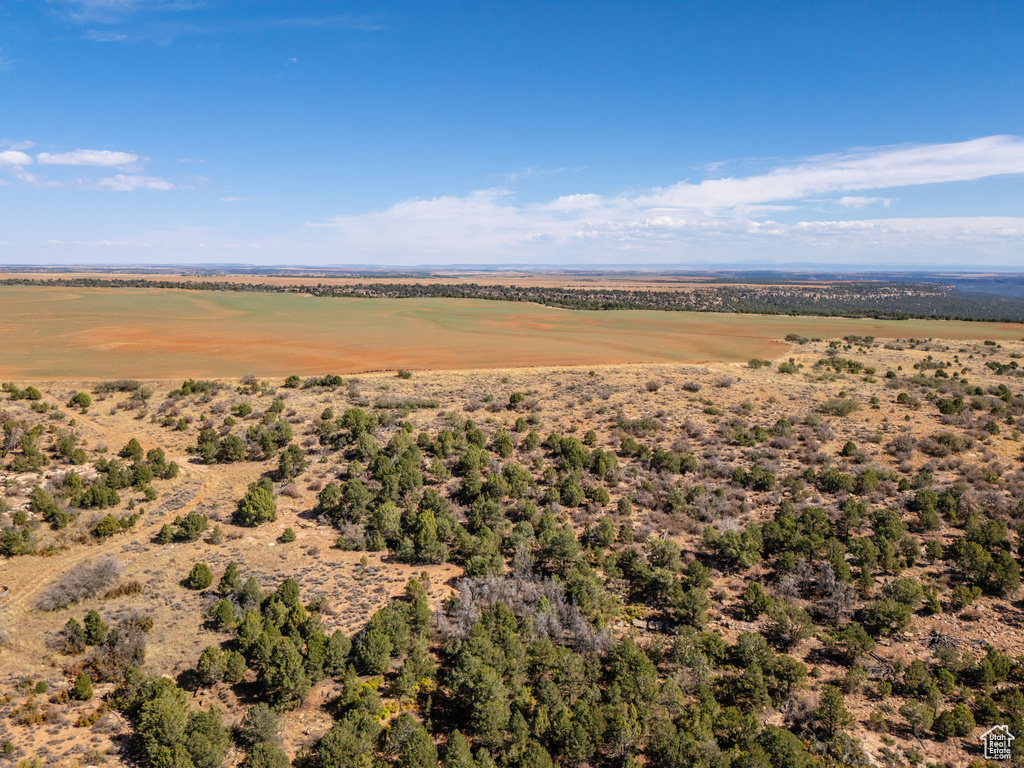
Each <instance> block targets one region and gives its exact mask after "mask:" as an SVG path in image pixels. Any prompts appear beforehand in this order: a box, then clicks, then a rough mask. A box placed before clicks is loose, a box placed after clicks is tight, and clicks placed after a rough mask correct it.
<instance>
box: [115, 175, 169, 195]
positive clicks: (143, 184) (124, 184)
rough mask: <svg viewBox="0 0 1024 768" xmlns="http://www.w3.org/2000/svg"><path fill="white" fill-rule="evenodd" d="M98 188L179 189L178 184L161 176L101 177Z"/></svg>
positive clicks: (132, 189)
mask: <svg viewBox="0 0 1024 768" xmlns="http://www.w3.org/2000/svg"><path fill="white" fill-rule="evenodd" d="M96 188H97V189H111V190H114V191H115V192H132V191H134V190H136V189H165V190H166V189H178V187H177V186H175V185H174V184H172V183H171V182H169V181H167V179H161V178H160V177H159V176H125V175H124V174H123V173H119V174H117V175H116V176H111V177H109V178H105V179H100V180H99V181H97V182H96Z"/></svg>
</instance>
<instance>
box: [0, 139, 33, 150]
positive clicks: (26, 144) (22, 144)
mask: <svg viewBox="0 0 1024 768" xmlns="http://www.w3.org/2000/svg"><path fill="white" fill-rule="evenodd" d="M35 145H36V143H35V142H34V141H10V140H8V139H0V147H6V148H7V149H32V147H34V146H35Z"/></svg>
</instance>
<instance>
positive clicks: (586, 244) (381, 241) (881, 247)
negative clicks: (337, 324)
mask: <svg viewBox="0 0 1024 768" xmlns="http://www.w3.org/2000/svg"><path fill="white" fill-rule="evenodd" d="M1002 174H1024V140H1022V139H1020V138H1017V137H1011V136H994V137H989V138H987V139H977V140H973V141H967V142H962V143H958V144H936V145H924V146H915V147H897V148H892V147H883V148H878V149H862V150H857V151H853V152H847V153H843V154H837V155H829V156H823V157H817V158H811V159H809V160H807V161H804V162H801V163H798V164H795V165H788V166H783V167H780V168H777V169H774V170H771V171H769V172H768V173H765V174H761V175H757V176H750V177H746V178H731V179H714V180H710V181H704V182H700V183H688V182H683V183H680V184H676V185H673V186H672V187H669V188H667V189H658V190H652V191H644V192H641V193H639V194H623V195H618V196H614V197H609V196H603V195H598V194H571V195H563V196H561V197H558V198H556V199H554V200H551V201H547V202H539V203H519V202H517V201H516V198H515V196H514V195H513V194H512V193H511V191H510V190H508V189H504V188H494V189H486V190H479V191H477V192H473V193H471V194H469V195H466V196H461V197H460V196H443V197H437V198H433V199H429V200H407V201H404V202H400V203H397V204H395V205H393V206H391V207H389V208H387V209H385V210H380V211H373V212H370V213H365V214H358V215H348V216H338V217H335V218H333V219H330V220H328V221H326V222H320V223H314V224H311V225H310V226H311V227H314V228H316V229H315V230H313V231H315V232H319V233H321V234H320V235H319V236H317V235H313V234H312V231H311V237H313V238H314V239H316V238H317V237H319V240H320V242H321V245H322V246H323V247H325V248H334V249H341V250H342V251H344V252H346V253H351V254H359V256H358V258H367V259H373V258H376V259H378V260H380V261H391V262H392V263H397V262H398V260H401V261H403V262H405V263H423V262H429V261H435V262H442V263H444V262H445V261H448V262H454V261H459V260H463V261H476V262H481V261H487V260H496V259H497V260H521V261H531V260H539V261H557V262H562V263H566V262H570V261H573V260H588V261H601V260H605V261H608V260H612V261H615V260H617V261H619V262H623V261H629V260H631V259H635V258H641V257H643V258H650V259H652V260H655V261H665V260H675V261H680V260H685V259H688V258H690V259H692V258H712V257H713V256H714V254H716V253H722V252H724V251H730V253H729V256H730V258H737V256H740V258H744V257H750V256H757V255H760V254H761V253H762V252H765V253H766V252H770V251H772V250H773V249H778V250H779V256H781V257H784V258H786V259H787V260H792V258H793V256H794V254H800V255H801V256H806V255H807V254H806V252H807V250H808V249H811V250H814V251H817V252H821V253H828V254H831V253H834V252H836V249H840V250H842V251H843V252H844V253H846V254H847V255H854V254H866V256H865V257H866V258H869V259H874V258H877V255H876V254H881V253H882V252H884V251H885V250H886V249H891V248H904V249H911V250H913V249H921V248H924V247H925V246H926V245H927V247H934V248H941V247H943V246H951V245H952V244H954V243H958V244H959V245H960V246H961V247H963V246H964V245H965V244H975V245H978V246H979V247H984V248H988V249H990V250H991V249H997V250H998V249H1000V248H1004V247H1008V246H1006V244H1007V243H1010V242H1012V243H1014V244H1015V247H1016V248H1020V247H1021V246H1022V245H1024V219H995V218H991V217H973V218H970V217H969V218H928V219H865V220H862V221H814V220H806V221H800V220H799V219H800V215H799V212H800V210H801V208H805V209H807V206H808V203H810V202H812V201H808V200H806V199H805V198H806V197H807V196H808V195H814V194H818V195H821V194H835V193H836V192H842V191H847V190H854V189H856V190H873V189H876V188H879V189H881V188H893V187H899V186H911V185H919V184H930V183H938V182H950V181H957V180H974V179H980V178H984V177H985V176H995V175H1002ZM893 200H894V198H891V197H882V196H870V195H865V196H855V195H846V196H842V197H839V198H838V199H831V200H828V202H830V203H831V204H832V205H833V206H835V205H836V204H837V203H838V208H839V209H845V210H851V211H854V210H860V209H864V208H867V207H868V206H879V207H882V208H887V207H889V206H890V205H891V203H892V201H893ZM788 201H793V203H791V204H790V203H788ZM813 202H817V203H821V202H823V201H822V200H820V199H819V200H816V201H813ZM807 210H808V212H809V210H810V209H807ZM805 216H806V214H805ZM768 217H784V218H785V219H786V221H776V220H772V219H771V218H768ZM325 230H326V232H325ZM741 254H742V255H741ZM1007 258H1009V256H1007Z"/></svg>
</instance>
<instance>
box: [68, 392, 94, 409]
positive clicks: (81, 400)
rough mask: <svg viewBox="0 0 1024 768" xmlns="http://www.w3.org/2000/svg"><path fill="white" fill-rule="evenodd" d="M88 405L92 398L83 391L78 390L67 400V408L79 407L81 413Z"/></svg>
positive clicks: (90, 403)
mask: <svg viewBox="0 0 1024 768" xmlns="http://www.w3.org/2000/svg"><path fill="white" fill-rule="evenodd" d="M90 405H92V398H91V397H89V395H87V394H86V393H85V392H78V393H77V394H75V395H74V396H72V398H71V399H70V400H68V407H69V408H72V407H77V408H81V409H82V412H83V413H84V412H85V409H86V408H88V407H89V406H90Z"/></svg>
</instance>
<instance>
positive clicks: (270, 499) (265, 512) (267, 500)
mask: <svg viewBox="0 0 1024 768" xmlns="http://www.w3.org/2000/svg"><path fill="white" fill-rule="evenodd" d="M235 519H237V520H238V522H239V523H240V524H241V525H247V526H249V527H255V526H257V525H259V524H260V523H267V522H273V521H274V520H276V519H277V504H275V503H274V496H273V494H272V493H271V491H268V490H267V489H266V488H265V487H264V486H262V485H258V484H254V485H251V486H249V490H248V491H246V494H245V496H244V497H243V498H242V500H241V501H240V502H238V509H237V511H236V512H235Z"/></svg>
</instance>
